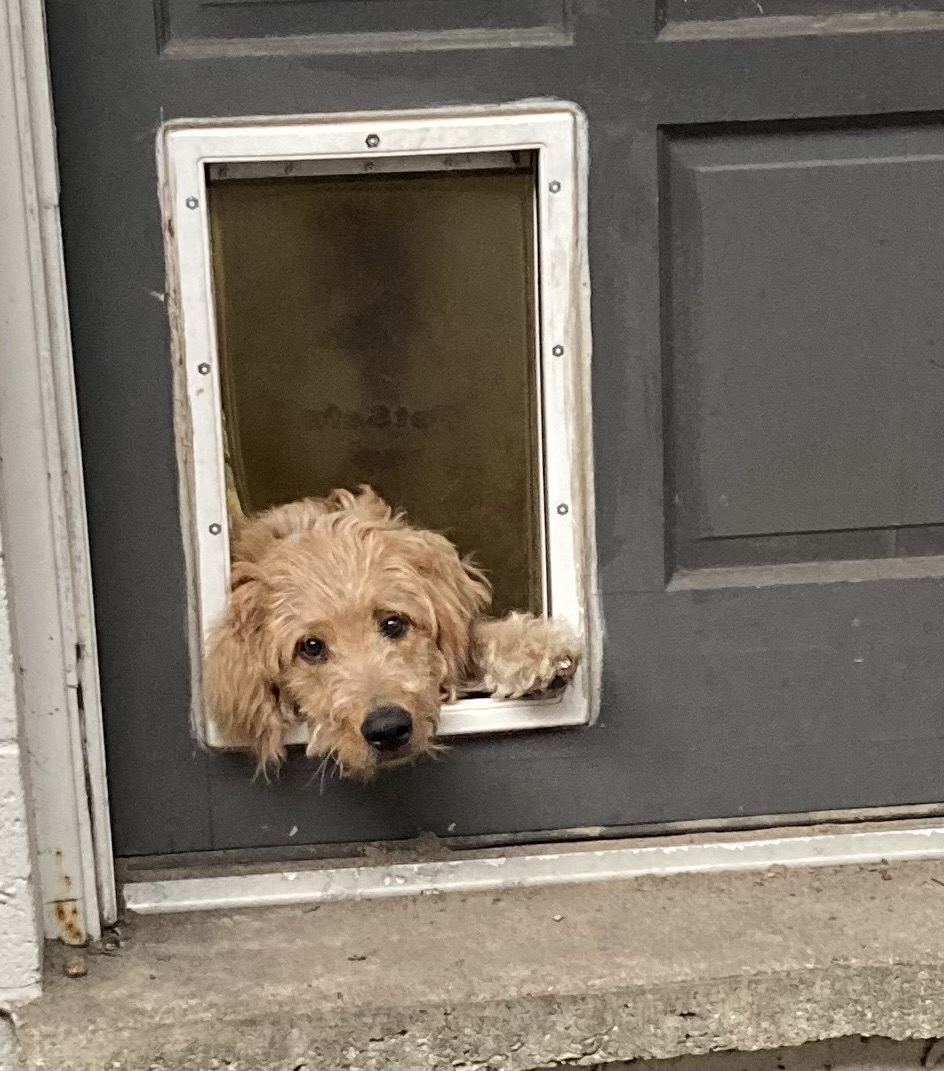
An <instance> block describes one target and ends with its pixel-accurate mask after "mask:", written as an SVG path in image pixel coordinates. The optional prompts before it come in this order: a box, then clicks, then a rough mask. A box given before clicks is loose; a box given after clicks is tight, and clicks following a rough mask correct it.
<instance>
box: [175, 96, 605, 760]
mask: <svg viewBox="0 0 944 1071" xmlns="http://www.w3.org/2000/svg"><path fill="white" fill-rule="evenodd" d="M522 152H526V153H530V154H532V156H533V158H535V159H536V173H535V224H534V232H535V251H534V255H535V271H534V278H535V282H536V287H537V291H538V292H537V295H536V315H535V329H536V334H537V338H536V345H535V353H536V355H537V360H538V369H537V376H536V381H537V384H538V391H539V395H540V397H539V399H538V403H539V405H538V412H539V425H540V427H539V441H540V444H541V454H542V462H543V464H542V466H541V476H540V484H541V486H540V495H539V501H540V503H541V511H542V524H541V536H542V544H543V552H544V555H543V557H544V578H545V579H544V587H545V607H546V612H548V613H549V614H551V615H552V616H553V617H555V618H562V619H564V620H567V621H569V622H570V623H571V624H572V625H573V626H574V627H575V628H576V629H577V630H578V631H579V633H580V634H581V635H582V636H583V637H584V640H585V642H586V646H587V650H588V657H587V659H586V661H585V663H584V664H583V665H582V666H581V668H580V670H579V672H578V674H577V677H576V678H575V680H574V682H573V683H572V684H571V686H570V687H568V688H567V689H566V691H565V692H564V693H563V695H561V696H559V697H556V698H548V699H535V700H517V701H498V700H492V699H481V698H475V699H465V700H460V701H459V702H457V703H454V704H451V705H449V706H447V707H446V708H445V709H444V711H443V717H442V722H441V728H440V733H441V735H443V736H457V735H466V734H476V733H495V732H513V731H521V730H533V729H540V728H555V727H562V726H574V725H582V724H586V723H587V722H589V721H592V720H593V717H594V716H595V702H596V692H597V689H596V687H595V681H596V678H597V676H598V671H599V663H598V657H597V648H598V642H597V641H598V631H597V629H596V625H595V610H594V606H593V603H592V598H593V594H592V593H593V592H594V590H595V584H594V577H595V560H594V541H593V518H592V502H593V496H592V472H591V460H590V459H591V457H592V450H591V435H590V404H589V399H590V390H589V366H590V331H589V283H588V273H587V259H586V166H587V153H586V128H585V121H584V119H583V116H582V113H581V112H580V111H579V109H578V108H576V107H574V106H573V105H569V104H558V103H555V104H545V105H533V104H526V105H513V106H503V107H499V108H493V109H483V108H477V109H471V108H470V109H458V110H450V111H433V112H429V111H424V112H401V113H395V112H394V113H391V112H385V113H375V114H369V113H363V114H355V115H320V116H302V117H294V118H289V119H286V118H280V119H244V120H236V121H232V120H231V121H228V122H225V123H220V122H218V121H209V120H192V121H183V120H179V121H175V122H172V123H168V124H165V126H164V127H163V128H162V130H161V132H160V134H159V136H158V157H159V166H160V175H161V198H162V208H163V214H164V233H165V237H166V252H167V262H168V302H169V308H170V311H171V328H172V335H173V345H174V351H175V368H176V370H177V385H178V401H177V406H176V414H177V441H178V453H179V457H180V466H181V485H182V495H181V500H182V516H183V518H184V524H185V529H186V530H185V533H184V536H185V545H186V548H187V552H188V557H189V566H190V581H191V591H192V592H193V598H192V606H191V610H192V613H191V621H192V632H193V635H192V640H193V643H192V650H193V655H194V666H195V680H194V685H195V687H194V696H195V699H194V707H195V709H194V726H195V730H196V732H197V735H198V736H199V737H200V738H201V739H202V740H203V741H204V742H205V743H206V744H207V745H208V746H211V747H219V746H225V744H224V742H223V741H222V740H221V739H220V737H219V735H218V733H217V731H216V729H215V726H214V725H213V724H212V720H211V719H209V718H208V717H207V716H206V714H205V713H204V711H203V708H202V702H201V699H200V680H199V665H200V660H201V653H202V643H203V637H204V636H205V634H206V631H207V628H208V627H209V626H211V625H212V624H213V622H214V621H215V620H216V619H217V618H218V616H219V614H220V613H221V611H222V609H223V606H224V603H225V600H226V596H227V590H228V580H229V546H228V535H227V513H226V477H225V465H224V442H223V422H222V405H221V389H220V380H219V373H218V361H217V339H216V322H215V315H214V305H213V292H212V273H211V259H210V226H209V218H208V210H207V203H208V198H207V180H208V177H212V175H214V174H217V175H218V174H219V173H220V168H225V172H224V173H225V174H228V175H244V176H256V175H265V176H269V177H271V176H276V175H288V174H292V175H300V174H301V175H305V174H307V175H358V174H363V173H364V172H365V171H370V172H373V173H377V172H383V171H397V172H401V173H402V172H406V173H410V172H423V171H430V170H436V169H449V170H455V169H456V168H462V167H467V168H475V169H482V168H488V167H497V168H501V167H503V166H506V165H507V162H508V161H509V159H510V158H511V156H512V154H518V153H522ZM328 490H330V488H324V491H325V492H327V491H328ZM288 742H289V743H303V742H304V735H303V729H302V727H301V726H299V731H298V733H297V734H295V735H293V736H290V737H289V738H288Z"/></svg>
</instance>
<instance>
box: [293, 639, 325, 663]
mask: <svg viewBox="0 0 944 1071" xmlns="http://www.w3.org/2000/svg"><path fill="white" fill-rule="evenodd" d="M326 652H327V648H326V647H325V645H324V641H323V640H319V639H318V637H317V636H306V637H305V638H304V639H303V640H302V641H301V643H299V645H298V654H299V656H300V657H301V658H303V659H304V660H305V661H306V662H320V661H322V659H323V658H324V656H325V653H326Z"/></svg>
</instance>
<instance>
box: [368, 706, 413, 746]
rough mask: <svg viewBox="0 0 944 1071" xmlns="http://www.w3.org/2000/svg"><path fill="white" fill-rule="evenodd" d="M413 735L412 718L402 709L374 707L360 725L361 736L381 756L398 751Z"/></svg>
mask: <svg viewBox="0 0 944 1071" xmlns="http://www.w3.org/2000/svg"><path fill="white" fill-rule="evenodd" d="M412 735H413V716H412V715H411V714H410V712H409V711H408V710H404V709H403V707H397V706H386V707H376V708H375V709H374V710H372V711H370V713H369V714H368V715H367V717H366V718H364V721H363V722H362V723H361V736H363V737H364V739H365V740H366V741H367V743H368V744H370V746H371V747H372V748H373V749H374V750H375V751H379V752H381V753H382V754H388V753H392V752H394V751H400V750H401V748H404V747H406V745H407V744H408V743H409V742H410V737H411V736H412Z"/></svg>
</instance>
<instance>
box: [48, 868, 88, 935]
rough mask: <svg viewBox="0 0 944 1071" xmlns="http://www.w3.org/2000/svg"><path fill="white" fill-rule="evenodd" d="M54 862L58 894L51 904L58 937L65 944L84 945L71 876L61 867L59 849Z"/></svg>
mask: <svg viewBox="0 0 944 1071" xmlns="http://www.w3.org/2000/svg"><path fill="white" fill-rule="evenodd" d="M56 864H57V866H58V870H59V877H58V880H57V885H58V889H57V892H58V894H59V895H58V896H57V897H56V899H55V900H53V901H51V906H52V909H53V914H54V916H55V919H56V926H57V928H58V930H59V939H60V940H61V941H63V942H64V943H65V944H67V945H84V944H85V942H86V939H87V935H86V933H85V927H84V926H83V925H82V918H81V916H80V915H79V901H78V900H77V899H76V897H75V894H74V893H73V891H72V878H71V877H70V876H69V875H68V874H67V873H66V872H65V870H64V869H63V866H62V852H61V851H60V850H59V849H57V850H56Z"/></svg>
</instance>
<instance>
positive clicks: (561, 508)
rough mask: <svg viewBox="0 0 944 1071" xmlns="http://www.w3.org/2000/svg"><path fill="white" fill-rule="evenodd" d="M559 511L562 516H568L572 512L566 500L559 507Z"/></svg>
mask: <svg viewBox="0 0 944 1071" xmlns="http://www.w3.org/2000/svg"><path fill="white" fill-rule="evenodd" d="M557 512H558V513H559V514H560V515H561V516H562V517H566V516H567V514H568V513H570V506H568V505H567V503H566V502H561V504H560V505H559V506H558V507H557Z"/></svg>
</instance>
